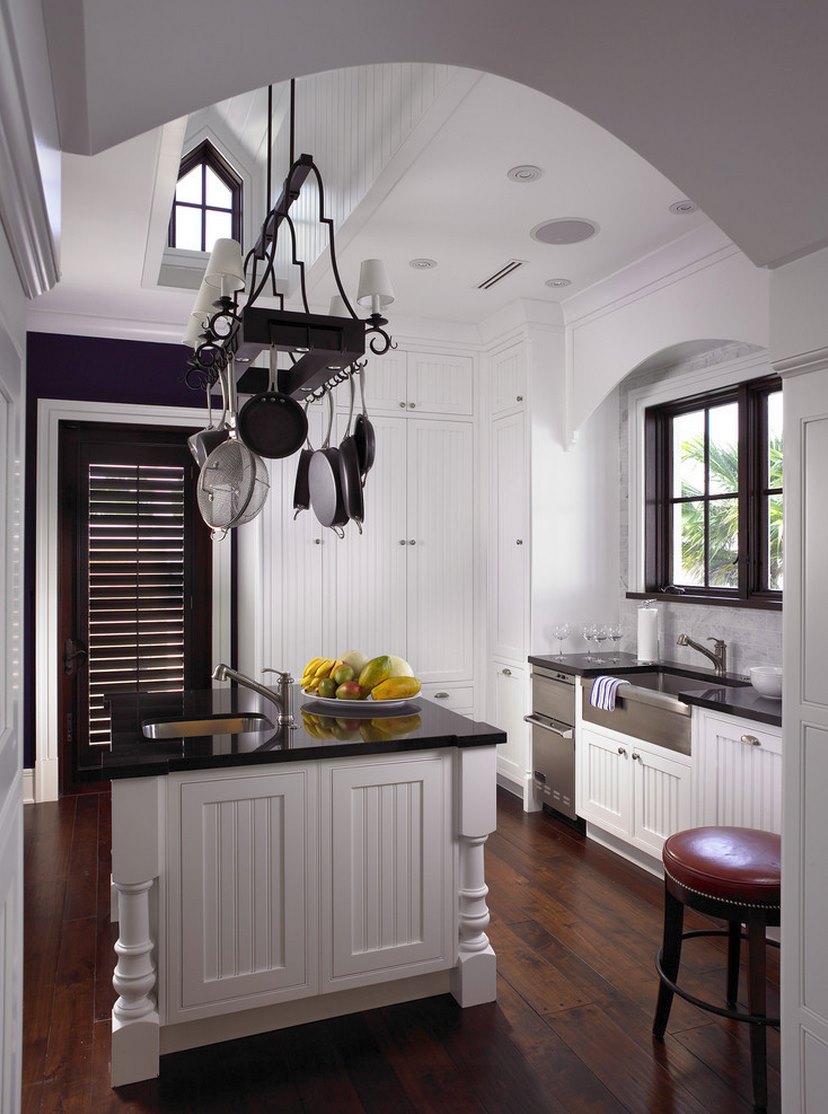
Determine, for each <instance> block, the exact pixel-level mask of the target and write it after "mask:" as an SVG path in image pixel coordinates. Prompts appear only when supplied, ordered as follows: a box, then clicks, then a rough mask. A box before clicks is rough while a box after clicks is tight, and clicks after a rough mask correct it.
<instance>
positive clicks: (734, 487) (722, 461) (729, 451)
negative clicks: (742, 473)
mask: <svg viewBox="0 0 828 1114" xmlns="http://www.w3.org/2000/svg"><path fill="white" fill-rule="evenodd" d="M709 413H710V435H709V443H710V449H709V452H710V467H709V473H708V484H709V486H708V489H707V490H708V491H709V493H710V494H711V495H728V494H730V493H731V492H733V494H735V493H736V492H737V491H738V490H739V404H738V403H737V402H730V403H728V404H727V405H726V406H712V407H711V408H710V411H709Z"/></svg>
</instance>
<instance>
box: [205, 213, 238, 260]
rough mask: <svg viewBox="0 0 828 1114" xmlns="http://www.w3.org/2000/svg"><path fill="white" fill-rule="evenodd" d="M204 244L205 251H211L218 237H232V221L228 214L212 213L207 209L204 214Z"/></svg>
mask: <svg viewBox="0 0 828 1114" xmlns="http://www.w3.org/2000/svg"><path fill="white" fill-rule="evenodd" d="M204 225H205V234H204V243H205V244H206V246H207V251H212V250H213V244H214V243H215V242H216V240H218V239H219V237H222V236H223V237H230V236H232V235H233V219H232V217H231V215H230V213H214V212H211V210H209V209H207V210H206V212H205V214H204Z"/></svg>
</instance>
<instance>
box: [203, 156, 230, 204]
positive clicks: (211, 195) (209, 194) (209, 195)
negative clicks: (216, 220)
mask: <svg viewBox="0 0 828 1114" xmlns="http://www.w3.org/2000/svg"><path fill="white" fill-rule="evenodd" d="M205 170H206V175H207V182H206V186H207V188H206V190H205V194H206V197H205V200H206V202H207V204H208V205H217V206H218V207H219V208H220V209H232V208H233V194H232V192H231V190H230V187H229V186H226V185H225V184H224V182H222V180H221V178H219V176H218V174H216V172H215V170H213V168H212V167H211V166H208V167H206V168H205Z"/></svg>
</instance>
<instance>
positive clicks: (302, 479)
mask: <svg viewBox="0 0 828 1114" xmlns="http://www.w3.org/2000/svg"><path fill="white" fill-rule="evenodd" d="M310 402H311V400H310V399H308V400H307V402H306V403H305V414H307V412H308V407H309V406H310ZM313 452H314V449H313V445H311V443H310V433H309V434H308V438H307V441H306V442H305V448H304V449H302V451H301V453H300V454H299V464H298V465H297V467H296V482H295V483H294V485H293V517H294V519H297V518H298V517H299V514H300V512H301V511H306V510H308V509H309V508H310V481H309V479H308V470H309V469H310V462H311V457H312V456H313Z"/></svg>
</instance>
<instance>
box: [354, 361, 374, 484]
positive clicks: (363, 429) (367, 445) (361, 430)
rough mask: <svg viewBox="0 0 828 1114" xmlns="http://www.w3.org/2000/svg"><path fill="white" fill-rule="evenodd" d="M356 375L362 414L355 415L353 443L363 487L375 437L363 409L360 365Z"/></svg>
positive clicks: (363, 388)
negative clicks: (354, 443) (355, 448)
mask: <svg viewBox="0 0 828 1114" xmlns="http://www.w3.org/2000/svg"><path fill="white" fill-rule="evenodd" d="M357 374H358V375H359V393H360V397H361V398H362V413H361V414H357V419H356V422H355V424H354V441H355V442H356V447H357V452H358V454H359V472H360V475H361V476H362V484H363V486H364V485H365V477H366V476H367V475H368V473H369V472H370V470H371V466H372V465H373V463H374V454H375V452H376V437H375V434H374V427H373V426H372V425H371V419H370V418H369V417H368V411H367V410H366V408H365V383H364V381H363V375H364V374H365V367H364V365H361V366H360V367H359V368H358V371H357Z"/></svg>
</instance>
